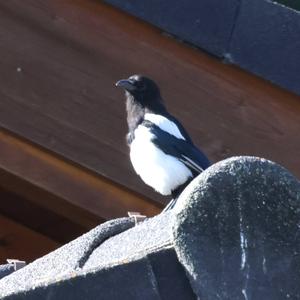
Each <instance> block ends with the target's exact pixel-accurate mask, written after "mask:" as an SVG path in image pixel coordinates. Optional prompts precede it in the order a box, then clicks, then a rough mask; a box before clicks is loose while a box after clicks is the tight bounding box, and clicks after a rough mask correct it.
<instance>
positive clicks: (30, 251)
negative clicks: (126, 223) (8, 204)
mask: <svg viewBox="0 0 300 300" xmlns="http://www.w3.org/2000/svg"><path fill="white" fill-rule="evenodd" d="M60 245H61V244H59V243H57V242H55V241H53V240H51V239H50V238H48V237H46V236H43V235H42V234H39V233H37V232H35V231H33V230H31V229H28V228H27V227H25V226H23V225H21V224H18V223H16V222H14V221H12V220H10V219H8V218H6V217H4V216H2V215H1V214H0V264H4V263H6V259H7V258H16V259H20V260H25V261H26V262H27V263H29V262H31V261H33V260H35V259H36V258H38V257H41V256H43V255H45V254H47V253H49V252H51V251H53V250H55V249H56V248H58V247H59V246H60Z"/></svg>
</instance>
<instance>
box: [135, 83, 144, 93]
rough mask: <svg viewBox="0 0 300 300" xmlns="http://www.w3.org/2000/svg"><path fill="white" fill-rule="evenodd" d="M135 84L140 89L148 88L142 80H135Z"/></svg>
mask: <svg viewBox="0 0 300 300" xmlns="http://www.w3.org/2000/svg"><path fill="white" fill-rule="evenodd" d="M135 86H136V87H137V88H138V89H139V90H140V91H143V90H145V88H146V86H145V83H144V82H142V81H136V82H135Z"/></svg>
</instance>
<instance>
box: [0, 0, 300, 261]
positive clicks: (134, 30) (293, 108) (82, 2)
mask: <svg viewBox="0 0 300 300" xmlns="http://www.w3.org/2000/svg"><path fill="white" fill-rule="evenodd" d="M133 73H144V74H146V75H148V76H151V77H153V78H154V79H155V80H156V81H157V82H158V83H159V84H160V86H161V90H162V94H163V96H164V97H165V99H166V103H167V105H168V107H169V109H170V111H171V112H173V113H174V114H175V115H176V116H177V117H178V118H179V119H180V120H182V122H183V124H184V125H185V126H186V128H187V129H188V131H189V132H190V133H191V136H192V137H193V138H194V140H195V144H197V145H199V146H200V147H201V148H202V149H203V150H204V151H205V152H206V153H207V154H208V156H209V157H210V158H211V160H212V161H218V160H221V159H223V158H226V157H229V156H232V155H257V156H261V157H265V158H268V159H271V160H274V161H277V162H279V163H281V164H282V165H283V166H285V167H287V168H288V169H290V170H291V171H292V172H293V173H294V174H296V175H297V176H300V158H299V153H300V139H299V138H298V136H299V132H300V99H299V97H297V96H295V95H293V94H291V93H289V92H286V91H283V90H281V89H279V88H277V87H275V86H273V85H271V84H270V83H267V82H265V81H263V80H261V79H259V78H256V77H255V76H252V75H250V74H247V73H245V72H243V71H241V70H239V69H237V68H234V67H232V66H229V65H224V64H222V63H221V62H220V61H219V60H217V59H215V58H213V57H210V56H209V55H207V54H205V53H203V52H201V51H200V50H196V49H192V48H191V47H189V46H186V45H184V44H181V43H179V42H177V41H175V40H174V39H172V38H170V37H168V36H166V35H165V34H162V33H161V32H160V31H159V30H158V29H155V28H153V27H151V26H149V25H147V24H145V23H143V22H141V21H139V20H137V19H135V18H133V17H130V16H128V15H126V14H125V13H122V12H120V11H118V10H116V9H114V8H112V7H109V6H107V5H105V4H103V3H101V2H100V1H92V0H72V1H71V0H51V1H50V0H49V1H45V0H25V1H18V0H10V1H1V2H0V126H1V128H2V131H1V134H0V187H1V189H2V190H3V191H2V193H1V192H0V196H1V197H2V199H1V202H2V203H1V207H0V213H5V215H6V216H9V217H10V218H12V219H13V220H15V221H16V222H19V223H21V224H23V225H26V226H29V227H30V228H31V229H32V230H35V231H37V232H39V233H42V234H44V235H45V236H46V237H51V238H52V239H53V240H54V241H56V242H57V243H63V242H65V241H66V240H68V238H69V239H70V238H73V236H74V235H76V234H79V233H81V232H84V231H85V230H87V229H88V228H91V227H92V226H95V224H97V223H99V222H102V221H103V220H106V219H110V218H113V217H117V216H122V215H125V214H126V212H127V211H129V210H137V211H140V212H143V213H146V214H147V215H154V214H156V213H157V212H159V210H160V208H161V207H162V203H163V202H164V201H165V200H164V199H163V198H162V197H160V196H158V195H156V194H154V193H153V192H152V191H151V190H150V189H149V188H147V187H146V186H145V185H144V184H143V183H142V182H141V181H140V180H139V179H138V178H137V176H136V175H135V174H134V172H133V170H132V168H131V166H130V164H129V160H128V149H127V147H126V144H125V138H124V136H125V133H126V122H125V111H124V97H123V94H122V92H121V91H120V90H117V89H116V88H115V87H114V82H115V81H116V80H118V79H120V78H123V77H127V76H128V75H131V74H133ZM7 193H8V194H9V195H10V196H9V197H8V196H7V195H8V194H7ZM5 195H6V196H5ZM3 199H4V200H3ZM7 199H14V200H7ZM10 201H12V202H10ZM11 203H15V204H14V205H15V206H17V207H20V206H18V205H21V204H20V203H23V204H22V205H23V206H22V205H21V207H24V211H25V212H26V211H27V213H28V211H30V208H31V207H32V211H35V212H36V215H37V214H40V215H41V216H44V217H43V218H45V219H47V216H48V222H49V224H51V222H52V226H51V225H47V226H48V227H47V226H46V225H44V226H38V224H39V223H40V222H41V219H43V218H40V219H39V218H35V217H34V216H31V217H29V214H27V215H26V214H25V216H22V213H21V212H19V211H15V210H13V209H11V205H10V204H11ZM18 203H19V204H18ZM26 216H27V217H26ZM32 220H34V221H32ZM39 220H40V221H39ZM51 220H52V221H51ZM53 220H56V221H53ZM54 224H57V225H56V226H55V225H54ZM64 224H65V225H64ZM45 228H46V229H45ZM47 228H48V229H47ZM49 228H50V229H49ZM51 228H52V230H51ZM57 228H65V229H64V230H62V232H64V233H63V234H62V235H61V236H58V235H57V234H55V232H56V231H57ZM0 234H2V233H0ZM64 237H65V238H64ZM0 247H1V244H0ZM0 254H1V252H0ZM0 259H1V258H0ZM0 263H1V262H0Z"/></svg>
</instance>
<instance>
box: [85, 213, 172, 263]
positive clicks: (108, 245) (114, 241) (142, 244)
mask: <svg viewBox="0 0 300 300" xmlns="http://www.w3.org/2000/svg"><path fill="white" fill-rule="evenodd" d="M172 222H173V213H172V212H167V213H164V214H160V215H157V216H155V217H153V218H151V219H148V220H145V221H144V222H143V223H140V224H139V225H138V226H135V227H134V228H131V229H129V230H127V231H125V232H124V233H122V234H120V235H117V236H115V237H112V238H110V239H109V240H107V241H105V242H104V243H103V244H102V245H101V247H99V248H97V249H95V251H94V252H93V253H92V255H91V256H90V257H89V259H88V261H87V262H86V264H85V265H84V269H89V268H92V267H93V266H101V265H106V264H108V263H109V264H116V263H119V262H122V261H125V260H126V261H128V260H132V259H134V258H136V257H142V256H145V255H146V254H148V253H150V252H152V251H157V250H159V249H162V248H166V247H170V246H172V241H173V235H172Z"/></svg>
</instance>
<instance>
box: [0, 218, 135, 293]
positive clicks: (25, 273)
mask: <svg viewBox="0 0 300 300" xmlns="http://www.w3.org/2000/svg"><path fill="white" fill-rule="evenodd" d="M132 226H134V220H133V219H131V218H121V219H115V220H112V221H108V222H106V223H104V224H102V225H100V226H97V227H96V228H94V229H92V230H91V231H89V232H88V233H86V234H84V235H82V236H81V237H79V238H77V239H75V240H74V241H72V242H70V243H68V244H66V245H64V246H63V247H61V248H59V249H57V250H55V251H53V252H51V253H50V254H48V255H46V256H44V257H41V258H39V259H37V260H35V261H34V262H33V263H31V264H29V265H27V266H26V267H24V268H22V269H20V270H18V271H16V272H14V273H12V274H11V275H9V276H6V277H4V278H3V279H2V280H0V297H1V296H2V297H3V296H5V295H8V294H11V293H16V292H18V291H21V290H28V289H34V288H35V287H37V286H39V285H43V284H44V282H47V281H49V279H51V280H54V279H55V278H59V277H64V276H66V275H67V274H70V273H72V272H74V270H77V269H79V268H81V267H82V265H84V263H85V261H86V260H87V259H88V257H89V256H90V254H91V253H92V251H93V250H94V249H95V248H96V247H97V246H99V245H100V244H101V243H102V242H103V241H104V240H105V239H107V238H109V237H111V236H114V235H116V234H118V233H120V232H122V231H124V230H127V229H128V228H130V227H132Z"/></svg>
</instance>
